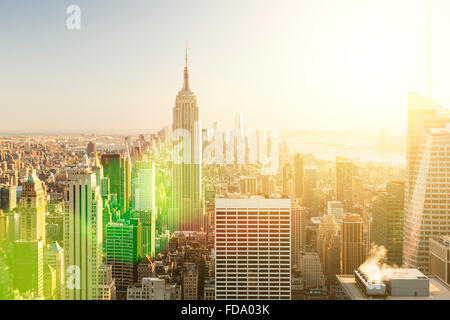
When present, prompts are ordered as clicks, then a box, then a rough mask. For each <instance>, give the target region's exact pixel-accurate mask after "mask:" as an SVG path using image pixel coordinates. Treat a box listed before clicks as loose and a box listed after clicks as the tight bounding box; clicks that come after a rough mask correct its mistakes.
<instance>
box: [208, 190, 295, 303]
mask: <svg viewBox="0 0 450 320" xmlns="http://www.w3.org/2000/svg"><path fill="white" fill-rule="evenodd" d="M215 211H216V214H215V216H216V239H215V248H216V264H215V275H216V299H217V300H226V299H228V300H231V299H240V300H247V299H288V300H289V299H290V298H291V204H290V200H289V199H264V198H252V199H216V209H215Z"/></svg>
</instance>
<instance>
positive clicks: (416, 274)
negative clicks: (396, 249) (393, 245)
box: [388, 269, 428, 280]
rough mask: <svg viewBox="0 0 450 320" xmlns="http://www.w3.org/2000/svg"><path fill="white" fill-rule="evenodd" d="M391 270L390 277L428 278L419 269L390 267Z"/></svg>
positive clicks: (398, 278)
mask: <svg viewBox="0 0 450 320" xmlns="http://www.w3.org/2000/svg"><path fill="white" fill-rule="evenodd" d="M388 270H389V278H390V279H393V280H400V279H404V280H407V279H427V278H428V277H427V276H425V275H424V274H423V273H422V272H420V271H419V270H417V269H388Z"/></svg>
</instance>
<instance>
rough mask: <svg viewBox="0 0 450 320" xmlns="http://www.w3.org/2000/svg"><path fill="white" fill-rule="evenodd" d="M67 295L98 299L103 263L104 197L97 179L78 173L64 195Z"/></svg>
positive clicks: (74, 297)
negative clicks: (100, 272)
mask: <svg viewBox="0 0 450 320" xmlns="http://www.w3.org/2000/svg"><path fill="white" fill-rule="evenodd" d="M64 200H65V206H66V208H65V214H64V251H65V252H64V266H65V268H66V270H65V272H66V278H65V279H66V282H65V296H66V299H68V300H95V299H97V298H98V293H99V271H100V267H101V263H102V198H101V195H100V187H99V186H97V184H96V176H95V174H94V173H92V172H91V171H89V170H79V171H77V172H76V173H75V174H74V175H73V178H72V180H71V181H69V183H68V184H67V186H66V189H65V192H64Z"/></svg>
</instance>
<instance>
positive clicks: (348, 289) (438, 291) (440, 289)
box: [336, 275, 450, 300]
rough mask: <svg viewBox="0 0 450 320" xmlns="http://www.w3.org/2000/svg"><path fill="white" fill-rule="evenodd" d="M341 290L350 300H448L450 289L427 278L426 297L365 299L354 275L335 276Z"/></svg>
mask: <svg viewBox="0 0 450 320" xmlns="http://www.w3.org/2000/svg"><path fill="white" fill-rule="evenodd" d="M336 278H337V279H338V281H339V282H340V283H341V286H342V288H343V290H344V291H345V293H346V295H347V296H348V297H350V299H351V300H383V299H384V300H450V287H449V286H448V285H446V284H445V283H443V282H442V281H441V280H439V279H438V278H434V277H429V279H430V295H429V296H428V297H392V296H387V297H380V298H375V297H367V296H366V295H365V294H364V293H363V292H362V291H361V289H360V288H359V287H358V285H357V284H356V280H355V276H354V275H337V276H336Z"/></svg>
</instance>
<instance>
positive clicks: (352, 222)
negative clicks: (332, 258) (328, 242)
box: [341, 214, 365, 274]
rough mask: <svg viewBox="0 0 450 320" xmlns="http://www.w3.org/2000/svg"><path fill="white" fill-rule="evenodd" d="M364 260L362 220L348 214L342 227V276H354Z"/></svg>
mask: <svg viewBox="0 0 450 320" xmlns="http://www.w3.org/2000/svg"><path fill="white" fill-rule="evenodd" d="M364 260H365V256H364V244H363V221H362V218H361V216H360V215H358V214H347V215H345V216H344V221H343V222H342V227H341V274H353V271H354V270H356V269H358V267H359V266H360V265H361V264H362V263H363V262H364Z"/></svg>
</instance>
